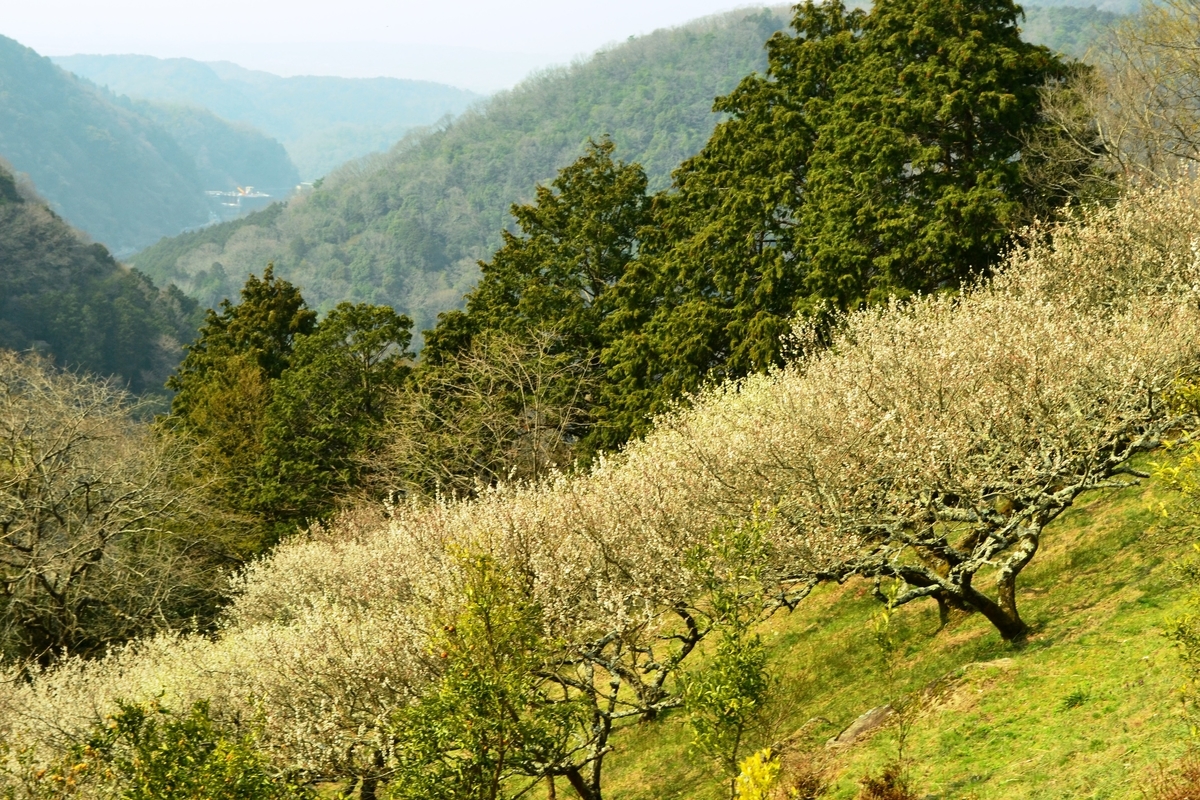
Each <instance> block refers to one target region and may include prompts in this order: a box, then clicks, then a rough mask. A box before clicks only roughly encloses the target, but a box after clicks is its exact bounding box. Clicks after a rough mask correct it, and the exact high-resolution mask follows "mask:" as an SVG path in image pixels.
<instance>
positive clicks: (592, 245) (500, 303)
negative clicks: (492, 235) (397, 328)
mask: <svg viewBox="0 0 1200 800" xmlns="http://www.w3.org/2000/svg"><path fill="white" fill-rule="evenodd" d="M613 150H614V145H613V142H612V141H611V140H610V139H608V138H604V139H602V140H601V141H599V142H596V141H592V142H590V143H589V146H588V150H587V152H586V153H585V154H584V155H583V156H582V157H581V158H579V160H577V161H576V162H575V163H573V164H571V165H570V166H568V167H566V168H565V169H563V170H561V171H560V172H559V175H558V177H557V178H556V179H555V180H554V181H553V182H552V183H551V185H550V186H549V187H547V186H538V187H537V197H536V201H535V202H534V203H533V204H532V205H516V204H514V205H513V206H512V215H513V218H514V219H515V220H516V223H517V227H518V228H519V229H520V233H519V234H515V233H510V232H507V231H506V232H505V233H504V246H503V247H501V248H500V250H498V251H497V252H496V254H495V255H494V256H493V258H492V260H491V262H490V263H489V262H480V267H481V268H482V270H483V277H482V279H481V280H480V282H479V285H478V286H477V287H476V288H475V290H474V291H473V292H471V293H470V294H468V295H467V298H466V301H467V303H466V305H467V307H466V311H465V312H461V311H452V312H448V313H445V314H442V315H441V317H440V318H439V321H438V325H437V328H436V329H434V330H433V331H429V332H427V334H426V347H425V350H424V353H423V355H422V358H423V364H422V369H425V370H434V369H439V368H445V367H447V366H448V365H449V362H451V361H452V358H451V356H453V355H458V356H462V355H465V354H467V353H469V352H470V350H471V344H472V340H473V339H474V338H477V337H479V336H480V335H481V334H487V333H502V334H508V335H510V336H511V335H516V336H518V337H524V338H526V339H527V340H528V341H529V342H530V343H533V342H535V340H538V337H540V336H541V335H544V334H551V335H552V336H553V339H554V342H555V348H554V349H555V352H554V353H551V354H549V355H557V354H569V355H570V357H571V358H572V359H575V360H576V361H577V363H578V365H579V366H580V368H581V369H582V371H583V372H584V373H595V372H598V371H599V369H600V353H601V351H602V349H603V347H604V346H605V344H606V339H605V337H604V334H603V332H602V329H603V327H604V324H605V320H606V318H607V317H608V316H609V314H610V313H611V312H612V299H611V289H612V287H613V286H614V285H615V284H616V283H617V281H618V280H620V279H621V277H622V275H623V274H624V272H625V270H626V268H627V266H628V265H629V263H630V262H631V261H632V260H633V259H634V257H635V256H636V254H637V237H638V234H639V231H640V229H641V227H642V226H643V225H644V224H645V222H646V219H647V218H646V211H647V198H646V174H645V172H643V170H642V168H641V167H640V166H639V165H637V164H625V163H623V162H620V161H614V160H613V157H612V156H613ZM572 402H574V399H573V398H572Z"/></svg>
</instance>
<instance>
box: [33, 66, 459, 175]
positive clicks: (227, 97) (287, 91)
mask: <svg viewBox="0 0 1200 800" xmlns="http://www.w3.org/2000/svg"><path fill="white" fill-rule="evenodd" d="M54 61H55V63H57V64H59V65H60V66H62V67H64V68H65V69H68V70H70V71H71V72H74V73H75V74H77V75H81V76H83V77H85V78H88V79H90V80H93V81H95V82H96V83H98V84H100V85H102V86H107V87H108V88H109V89H111V90H112V91H114V92H117V93H120V94H125V95H129V96H131V97H136V98H141V99H146V100H155V101H160V102H166V103H172V104H187V105H198V106H202V107H204V108H207V109H209V110H210V111H213V112H214V113H216V114H218V115H219V116H221V117H224V118H225V119H230V120H235V121H237V122H244V123H247V124H249V125H253V126H254V127H256V128H258V129H259V130H262V131H265V132H266V133H267V134H268V135H270V136H273V137H275V138H276V139H278V140H280V141H281V142H283V144H284V146H285V147H286V148H287V150H288V153H289V155H290V156H291V158H292V160H293V161H294V162H295V164H296V166H297V167H298V168H299V170H300V173H301V176H302V177H303V178H304V179H305V180H312V179H314V178H319V177H320V176H322V175H325V174H326V173H327V172H329V171H330V170H332V169H333V168H335V167H337V166H338V165H340V164H342V163H344V162H346V161H349V160H351V159H353V158H359V157H361V156H364V155H366V154H367V153H372V152H377V151H380V150H386V149H387V148H388V147H390V146H391V145H392V144H394V143H395V142H396V141H397V140H398V139H400V138H401V137H402V136H403V135H404V134H405V133H406V132H407V131H408V130H410V129H412V128H414V127H417V126H420V125H430V124H432V123H434V122H436V121H437V120H438V119H440V118H442V117H443V116H445V115H447V114H457V113H459V112H461V111H463V110H464V109H465V108H466V107H467V106H468V105H470V104H471V103H473V102H475V101H476V100H478V99H480V97H479V95H477V94H475V93H473V92H468V91H465V90H463V89H457V88H455V87H453V86H445V85H443V84H439V83H431V82H429V81H411V80H399V79H396V78H334V77H316V76H296V77H291V78H282V77H279V76H278V75H272V74H270V73H267V72H259V71H255V70H248V69H243V68H242V67H239V66H238V65H236V64H231V63H229V62H216V63H212V64H206V63H203V62H200V61H194V60H192V59H187V58H170V59H161V58H153V57H151V56H136V55H123V56H90V55H75V56H63V57H56V58H55V59H54Z"/></svg>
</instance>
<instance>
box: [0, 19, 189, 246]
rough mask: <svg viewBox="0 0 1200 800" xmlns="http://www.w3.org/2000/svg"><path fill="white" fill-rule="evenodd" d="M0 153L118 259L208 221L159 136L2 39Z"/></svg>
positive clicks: (172, 146)
mask: <svg viewBox="0 0 1200 800" xmlns="http://www.w3.org/2000/svg"><path fill="white" fill-rule="evenodd" d="M0 156H3V157H4V158H5V159H7V160H8V161H10V162H11V163H12V164H13V166H14V167H15V168H16V170H18V171H19V172H24V173H27V174H28V175H29V176H30V177H31V178H32V179H33V182H34V183H35V184H36V185H37V186H38V189H39V190H40V191H41V192H42V193H43V194H44V195H45V197H46V198H47V199H48V200H50V202H52V203H53V204H54V206H55V208H56V210H57V211H59V213H61V214H62V215H63V216H64V217H65V218H66V219H67V220H69V221H70V222H71V223H72V224H73V225H77V226H78V227H80V228H82V229H84V230H85V231H87V232H88V233H89V234H90V235H92V236H94V237H95V238H97V239H98V240H100V241H102V242H104V243H105V244H107V245H108V246H109V247H111V248H113V249H114V250H115V251H116V252H117V253H124V252H131V251H132V250H134V249H136V248H138V247H144V246H146V245H147V244H149V243H150V242H153V241H155V240H157V239H158V238H159V237H161V236H164V235H168V234H175V233H177V232H179V231H180V230H182V229H183V228H185V227H187V226H189V225H199V224H203V223H204V222H206V221H207V219H208V207H207V204H206V201H205V197H204V195H203V193H202V192H203V187H202V186H201V185H200V181H199V178H198V176H197V174H196V167H195V164H194V162H193V161H192V158H191V157H190V156H189V155H188V154H187V153H185V152H184V151H183V150H182V149H181V148H180V147H179V145H178V144H177V143H176V142H175V140H174V139H172V138H171V137H170V136H169V135H168V134H167V133H166V132H165V131H164V130H162V129H161V128H159V127H158V126H157V125H154V124H153V123H151V122H150V121H149V120H146V119H144V118H143V117H141V116H139V115H138V114H136V113H134V112H132V111H130V110H127V109H124V108H120V107H119V106H117V105H115V104H114V103H113V102H112V100H111V98H108V97H105V96H104V95H103V93H101V92H99V91H97V90H96V89H95V87H93V86H91V85H89V84H87V83H86V82H84V81H80V80H79V79H77V78H75V77H74V76H73V75H70V74H69V73H67V72H64V71H63V70H61V69H59V68H58V67H56V66H54V64H52V63H51V62H50V60H49V59H46V58H41V57H39V56H38V55H37V53H35V52H33V51H32V50H30V49H28V48H26V47H22V46H21V45H20V44H18V43H17V42H15V41H13V40H12V39H7V38H3V37H0Z"/></svg>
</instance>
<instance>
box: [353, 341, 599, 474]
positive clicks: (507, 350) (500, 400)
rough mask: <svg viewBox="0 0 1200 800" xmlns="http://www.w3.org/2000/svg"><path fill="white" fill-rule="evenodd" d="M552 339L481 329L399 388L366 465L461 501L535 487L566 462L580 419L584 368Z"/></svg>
mask: <svg viewBox="0 0 1200 800" xmlns="http://www.w3.org/2000/svg"><path fill="white" fill-rule="evenodd" d="M556 341H557V337H556V335H555V334H554V333H552V332H547V331H539V332H535V333H533V334H531V335H529V336H528V337H518V336H515V335H510V334H504V333H498V332H497V333H489V334H486V335H484V336H480V337H477V341H475V342H474V343H473V345H472V347H471V349H470V350H469V351H467V352H466V353H463V354H460V355H458V356H456V357H453V358H451V359H450V360H449V362H448V363H446V364H441V365H438V366H436V367H433V368H427V369H426V370H424V371H423V372H421V373H420V377H419V379H418V380H417V381H415V382H414V383H413V384H412V385H411V386H409V387H408V388H406V389H404V390H403V391H401V392H400V393H399V395H398V397H397V399H396V403H395V405H394V407H393V409H392V411H391V413H390V415H389V417H390V419H389V428H388V430H387V432H386V433H385V435H384V438H386V439H387V440H388V441H389V445H388V446H387V448H386V449H385V450H384V452H383V454H382V456H381V457H380V458H379V459H378V460H377V463H376V464H375V465H374V467H375V470H374V471H375V472H376V474H377V475H378V476H379V477H378V478H377V482H378V483H380V484H383V485H386V486H387V487H388V488H389V489H400V490H403V491H405V492H409V493H417V494H435V493H442V494H445V495H448V496H453V497H465V496H470V495H471V494H473V493H474V492H476V491H477V490H478V489H480V488H482V487H486V486H490V485H493V484H495V483H497V482H501V481H536V480H541V479H542V478H544V477H546V476H547V475H549V474H550V473H551V472H552V471H554V470H555V469H563V468H567V467H570V466H571V462H572V460H573V458H574V454H573V445H574V443H575V440H576V435H577V432H578V430H579V429H580V427H581V426H582V424H583V423H584V422H585V421H586V419H585V414H586V412H585V411H584V408H585V405H586V403H585V400H584V398H585V396H586V395H587V394H588V393H589V391H590V390H591V388H592V387H591V384H592V382H593V381H592V380H591V378H590V377H589V376H590V372H589V371H588V369H587V365H584V364H580V363H578V362H577V361H576V360H575V359H574V358H573V356H572V355H571V354H569V353H561V352H558V351H557V349H556V347H555V344H556Z"/></svg>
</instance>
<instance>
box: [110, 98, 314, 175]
mask: <svg viewBox="0 0 1200 800" xmlns="http://www.w3.org/2000/svg"><path fill="white" fill-rule="evenodd" d="M117 102H118V103H119V104H121V105H124V106H125V107H126V108H129V109H131V110H133V111H135V112H136V113H138V114H140V115H142V116H143V117H145V118H147V119H149V120H152V121H153V122H154V123H155V124H157V125H158V126H159V127H161V128H162V129H163V130H165V131H166V132H167V133H168V134H170V135H171V138H172V139H174V140H175V143H176V144H178V145H179V146H180V147H181V148H182V149H183V151H184V152H185V153H186V154H187V155H189V156H191V158H192V161H193V163H194V164H195V167H196V173H197V175H198V176H199V178H200V182H201V183H202V184H203V186H204V189H206V190H220V191H230V190H232V189H236V188H237V187H239V186H253V187H255V188H257V189H260V190H263V191H265V192H268V193H270V194H271V195H272V196H275V197H286V196H288V194H290V193H291V192H292V191H294V190H295V187H296V185H297V184H298V183H300V173H299V172H297V171H296V167H295V165H294V164H292V161H291V159H290V158H289V157H288V154H287V150H285V149H284V147H283V145H281V144H280V143H279V142H278V141H276V140H275V139H272V138H270V137H268V136H266V135H265V134H263V133H261V132H260V131H258V130H256V129H254V128H252V127H250V126H249V125H246V124H245V123H241V122H229V121H227V120H224V119H222V118H220V117H218V116H217V115H216V114H213V113H212V112H211V111H208V110H206V109H203V108H200V107H198V106H189V105H174V104H170V103H154V102H150V101H148V100H130V99H129V98H127V97H120V98H117Z"/></svg>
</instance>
